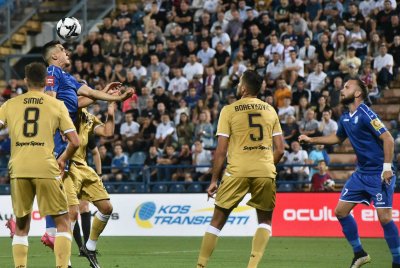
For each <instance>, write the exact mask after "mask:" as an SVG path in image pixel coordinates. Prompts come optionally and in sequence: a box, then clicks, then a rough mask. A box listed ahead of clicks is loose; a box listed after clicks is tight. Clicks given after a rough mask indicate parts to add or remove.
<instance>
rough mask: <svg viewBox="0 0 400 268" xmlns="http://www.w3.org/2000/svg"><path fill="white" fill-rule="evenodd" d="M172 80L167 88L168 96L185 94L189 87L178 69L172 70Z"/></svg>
mask: <svg viewBox="0 0 400 268" xmlns="http://www.w3.org/2000/svg"><path fill="white" fill-rule="evenodd" d="M172 72H173V75H174V78H172V79H171V81H170V82H169V86H168V91H169V93H170V94H172V95H175V93H177V92H179V93H181V94H186V91H187V90H188V87H189V81H188V80H187V79H186V78H185V77H183V76H182V70H181V69H180V68H174V69H173V70H172Z"/></svg>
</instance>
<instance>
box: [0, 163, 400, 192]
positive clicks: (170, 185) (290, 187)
mask: <svg viewBox="0 0 400 268" xmlns="http://www.w3.org/2000/svg"><path fill="white" fill-rule="evenodd" d="M298 166H308V167H316V165H284V164H280V165H278V169H282V168H285V167H286V168H293V167H298ZM201 167H211V166H210V165H199V166H193V165H152V166H144V165H130V166H129V170H130V173H129V175H132V174H135V176H134V177H132V176H131V177H129V178H128V179H126V180H123V181H115V180H113V179H111V180H108V181H104V186H105V188H106V189H107V191H108V192H109V193H111V194H114V193H120V194H126V193H204V192H205V191H206V189H207V186H208V184H209V181H193V182H185V181H172V180H170V178H167V177H164V176H163V175H161V176H157V177H156V178H154V176H153V178H151V176H150V175H149V171H151V170H155V171H157V173H158V171H160V170H162V173H163V174H167V176H170V175H172V174H173V172H174V171H175V170H176V169H191V170H193V171H194V170H195V169H196V168H201ZM329 167H330V168H331V169H342V168H343V169H345V168H354V167H355V166H354V165H353V164H332V165H329ZM105 168H106V169H107V168H109V169H110V170H111V167H105ZM349 170H350V171H351V169H349ZM395 170H397V166H396V169H395ZM6 172H7V168H5V167H2V168H0V173H1V174H4V173H6ZM168 174H169V175H168ZM333 179H334V178H333ZM334 180H335V179H334ZM345 181H346V180H337V179H336V180H335V185H336V189H338V190H340V189H341V186H343V184H344V183H345ZM276 184H277V191H278V192H295V191H301V192H303V191H307V189H308V188H309V186H310V184H311V182H310V180H309V179H306V180H304V181H298V180H296V179H292V180H283V179H281V178H279V176H278V177H277V181H276ZM396 184H397V185H396V186H397V187H396V190H397V191H400V181H399V180H397V182H396ZM299 185H302V187H298V186H299ZM299 189H300V190H299ZM7 194H10V186H9V184H0V195H7Z"/></svg>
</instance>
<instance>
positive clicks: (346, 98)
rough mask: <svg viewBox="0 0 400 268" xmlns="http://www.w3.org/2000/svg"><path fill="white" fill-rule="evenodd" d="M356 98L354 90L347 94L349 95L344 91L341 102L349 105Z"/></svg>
mask: <svg viewBox="0 0 400 268" xmlns="http://www.w3.org/2000/svg"><path fill="white" fill-rule="evenodd" d="M355 99H356V97H355V96H354V92H353V93H351V94H350V95H347V96H345V95H344V94H343V93H342V99H341V100H340V102H341V103H342V104H343V105H349V104H351V103H353V102H354V100H355Z"/></svg>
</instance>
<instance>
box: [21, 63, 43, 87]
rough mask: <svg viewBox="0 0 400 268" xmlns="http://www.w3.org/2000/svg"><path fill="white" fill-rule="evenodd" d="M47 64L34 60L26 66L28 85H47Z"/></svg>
mask: <svg viewBox="0 0 400 268" xmlns="http://www.w3.org/2000/svg"><path fill="white" fill-rule="evenodd" d="M46 76H47V70H46V66H45V65H44V64H43V63H40V62H32V63H30V64H28V65H26V66H25V78H26V80H27V83H28V87H38V88H40V87H44V86H45V85H46Z"/></svg>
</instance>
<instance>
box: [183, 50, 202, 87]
mask: <svg viewBox="0 0 400 268" xmlns="http://www.w3.org/2000/svg"><path fill="white" fill-rule="evenodd" d="M203 73H204V66H203V65H202V64H201V63H199V62H197V57H196V54H194V53H193V54H190V55H189V61H188V63H186V65H185V67H183V74H184V76H185V77H186V79H187V80H189V82H190V81H191V80H193V77H194V76H195V75H199V76H203Z"/></svg>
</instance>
